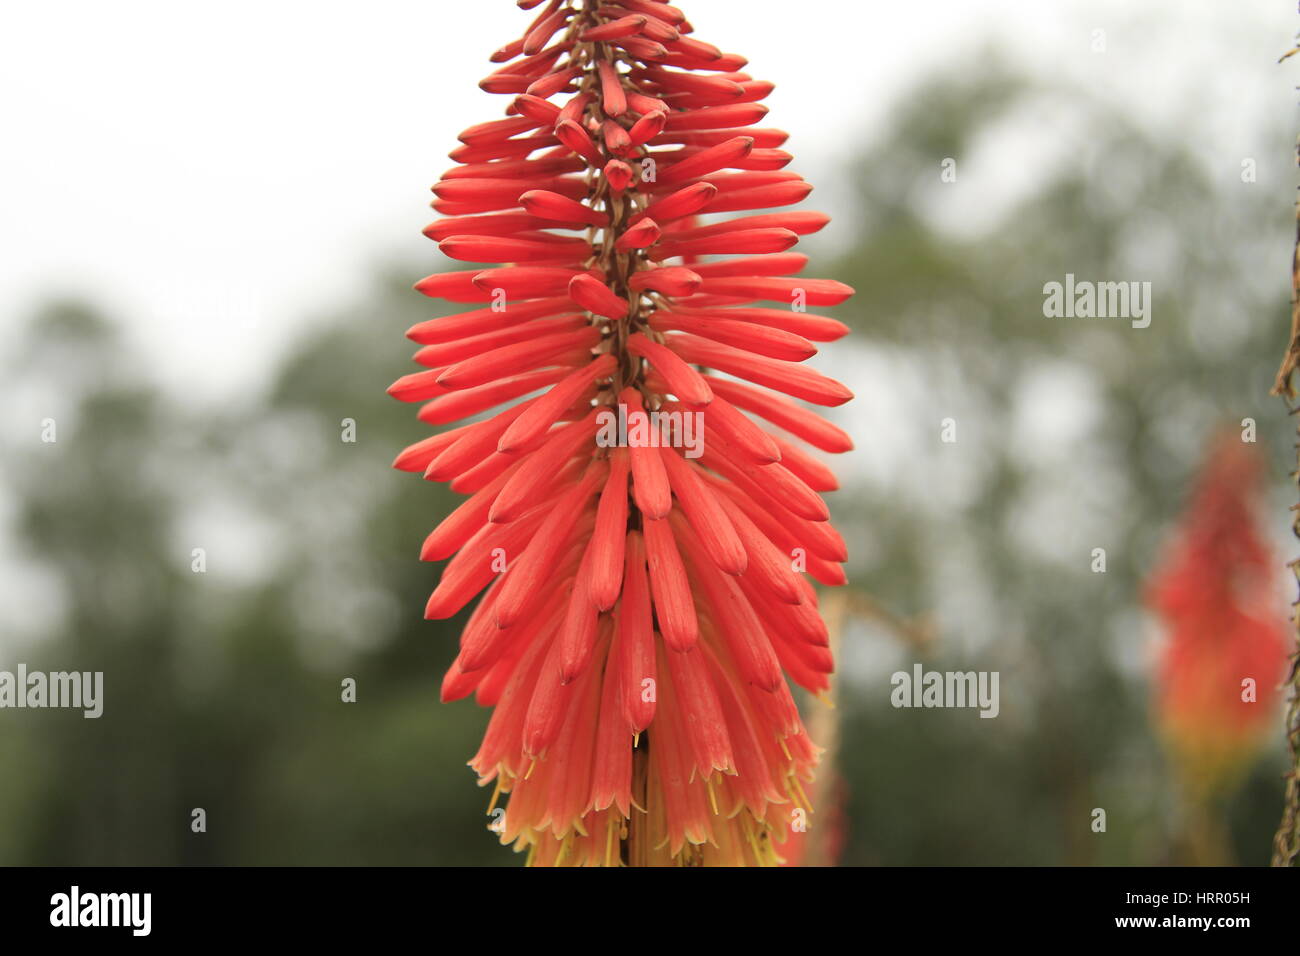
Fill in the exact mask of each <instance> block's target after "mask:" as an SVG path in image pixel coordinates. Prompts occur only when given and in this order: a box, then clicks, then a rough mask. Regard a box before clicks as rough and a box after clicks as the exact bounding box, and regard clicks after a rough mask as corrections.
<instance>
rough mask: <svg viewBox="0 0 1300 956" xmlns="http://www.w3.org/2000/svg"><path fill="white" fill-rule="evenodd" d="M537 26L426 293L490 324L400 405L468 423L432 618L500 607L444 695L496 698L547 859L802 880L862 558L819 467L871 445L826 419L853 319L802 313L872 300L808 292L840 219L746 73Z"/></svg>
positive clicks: (438, 355) (586, 16) (657, 23)
mask: <svg viewBox="0 0 1300 956" xmlns="http://www.w3.org/2000/svg"><path fill="white" fill-rule="evenodd" d="M519 6H520V7H523V8H524V9H528V10H532V9H534V8H537V11H536V14H535V15H534V18H533V21H532V23H531V25H530V26H528V28H527V29H526V30H525V31H524V33H523V35H522V36H521V37H520V38H519V39H517V40H515V41H513V42H511V43H508V44H506V46H504V47H502V48H501V49H500V50H498V51H497V52H496V53H495V54H493V56H492V61H493V62H495V63H498V64H501V65H500V66H499V67H497V69H496V70H495V71H494V72H493V73H491V74H490V75H488V76H487V77H486V78H484V79H483V81H482V82H481V83H480V84H479V85H480V86H481V87H482V88H483V89H484V90H487V91H488V92H492V93H501V94H505V95H507V96H509V97H510V105H509V107H508V108H507V109H506V115H505V116H504V117H503V118H502V119H497V120H492V121H489V122H485V123H481V124H479V125H477V126H473V127H471V128H470V129H467V130H465V131H464V132H463V133H462V134H461V135H460V140H461V145H460V146H458V147H457V148H456V149H455V150H453V152H452V153H451V158H452V159H453V160H455V161H456V163H457V165H456V166H454V167H453V168H452V169H450V170H448V171H447V172H446V173H445V174H444V175H443V178H442V179H441V180H440V181H439V182H438V183H437V184H436V185H434V187H433V192H434V195H435V197H436V198H435V199H434V200H433V208H434V209H435V210H436V211H437V212H438V213H439V215H440V217H441V218H439V219H437V220H436V221H435V222H433V223H432V224H431V225H430V226H429V227H428V228H427V229H426V230H425V233H426V235H428V236H429V237H430V238H431V239H434V240H436V241H437V242H438V246H439V248H440V249H441V250H442V251H443V252H444V253H445V254H446V255H448V256H450V257H451V258H452V259H457V260H460V261H461V262H463V263H466V265H464V266H462V267H460V268H458V269H456V270H454V271H451V272H442V273H438V274H435V275H431V276H429V277H428V278H426V279H423V280H421V281H420V282H419V283H417V285H416V288H417V289H419V291H421V292H423V293H424V294H426V295H428V296H432V297H435V298H444V299H449V300H451V301H452V302H457V303H465V304H467V305H470V306H472V308H471V309H470V310H469V311H466V312H462V313H460V314H456V315H450V316H446V317H441V318H435V319H432V320H429V321H426V322H421V323H420V324H418V325H416V326H414V327H413V328H412V329H410V330H409V332H408V333H407V334H408V336H409V337H410V338H411V339H413V340H414V341H415V342H417V343H419V345H420V346H421V348H420V349H419V351H417V352H416V353H415V360H416V361H417V362H418V363H419V364H420V365H421V366H423V367H424V368H423V370H421V371H418V372H415V373H413V374H410V375H406V376H404V377H403V378H401V379H399V380H398V381H397V382H396V383H395V384H394V385H393V386H392V388H391V389H390V392H391V394H393V395H394V396H395V397H397V398H399V399H401V400H402V401H407V402H420V403H423V404H422V406H421V408H420V412H419V418H420V420H421V421H423V422H426V423H428V424H431V425H437V426H445V425H453V423H456V424H455V425H454V427H451V428H445V429H442V430H440V431H439V432H437V433H436V434H434V435H433V436H432V437H429V438H426V439H424V440H423V441H420V442H417V443H416V444H414V445H411V446H410V447H409V448H407V449H405V450H404V451H403V452H402V453H401V454H400V455H398V457H397V461H396V463H395V465H396V467H398V468H400V469H402V470H405V471H413V472H421V473H423V474H424V476H425V477H426V478H428V479H430V480H433V481H444V482H450V485H451V487H452V489H454V490H455V491H457V492H461V493H463V494H466V495H468V496H469V497H468V498H467V500H466V501H465V502H464V503H463V504H461V505H460V506H459V507H458V508H457V509H456V510H455V511H453V512H452V513H451V514H450V515H449V516H448V517H447V518H446V519H445V520H444V521H443V522H442V523H441V524H439V525H438V526H437V528H435V529H434V531H433V532H432V534H430V535H429V537H428V539H427V540H426V541H425V543H424V549H423V553H422V557H423V558H424V559H425V560H430V561H443V560H446V561H447V564H446V566H445V567H444V568H443V572H442V577H441V580H440V581H439V583H438V586H437V589H436V590H435V591H434V592H433V595H432V596H431V597H430V599H429V603H428V606H427V608H426V616H427V617H429V618H448V617H451V616H452V615H455V614H457V613H458V612H460V611H461V610H462V609H464V608H466V607H467V606H468V605H469V604H470V603H471V602H472V601H473V600H474V599H475V597H476V596H478V595H480V594H482V597H481V598H480V599H479V602H478V604H477V606H476V607H475V608H474V610H473V612H472V613H471V614H470V615H469V619H468V623H467V624H466V625H465V628H464V631H463V633H462V636H461V644H460V654H459V656H458V657H457V658H456V661H455V663H454V664H453V666H452V667H451V669H450V671H449V672H448V673H447V675H446V678H445V680H444V681H443V689H442V695H443V699H444V700H456V699H459V698H463V697H466V696H468V695H470V694H474V695H475V696H476V698H477V700H478V702H479V703H480V704H482V705H485V706H488V707H492V708H494V711H493V714H492V717H491V720H490V723H489V725H488V729H487V733H486V735H485V737H484V740H483V745H482V747H481V748H480V750H479V752H478V753H477V754H476V755H475V756H474V758H473V760H471V761H470V765H471V766H472V767H473V768H474V769H475V770H476V771H477V772H478V774H479V776H480V779H481V782H482V783H484V784H486V783H489V782H491V783H493V784H495V788H496V794H495V795H494V798H493V805H494V806H495V805H496V804H497V802H498V801H499V799H500V797H501V795H502V794H509V799H508V804H507V807H506V811H505V813H504V816H500V815H497V816H499V817H500V822H499V824H498V825H497V826H496V829H498V830H499V832H500V836H501V840H502V841H503V842H506V843H513V844H514V845H515V847H516V848H517V849H521V850H526V851H527V852H528V858H529V861H530V862H531V863H535V864H546V865H552V864H611V865H619V864H627V865H661V864H674V863H676V864H705V865H758V864H771V863H775V862H778V861H779V858H780V857H779V845H780V844H781V843H783V842H784V840H785V835H786V834H787V833H788V832H789V831H790V829H791V823H792V821H795V820H797V821H803V820H805V819H807V818H808V815H809V814H810V813H811V811H812V807H810V806H809V805H808V800H807V798H806V796H805V791H804V787H803V784H804V782H806V781H808V780H810V779H811V775H812V773H813V769H814V766H815V764H816V762H817V753H818V751H817V748H816V747H815V746H814V744H813V743H812V742H811V741H810V740H809V739H808V737H807V734H806V733H805V730H804V726H803V724H802V722H801V720H800V716H799V712H798V710H797V709H796V706H795V702H794V700H793V698H792V696H791V690H790V686H789V684H788V683H787V678H789V680H790V681H792V682H793V683H794V684H797V685H799V686H801V687H804V688H807V689H808V690H809V691H812V692H814V693H817V692H820V691H823V690H824V689H825V688H826V686H827V675H828V674H829V673H830V672H831V670H832V660H831V654H830V650H829V647H828V644H829V641H828V635H827V631H826V627H825V624H824V623H823V621H822V619H821V616H820V614H819V612H818V608H817V593H816V591H815V589H814V587H813V584H812V582H813V581H816V582H819V583H821V584H823V585H838V584H842V583H843V582H844V574H843V571H842V569H841V564H842V562H843V561H844V560H845V558H846V553H845V544H844V541H843V539H842V538H841V537H840V536H839V535H838V534H837V533H836V531H835V529H834V528H833V527H832V526H831V525H830V523H829V522H828V520H827V519H828V512H827V510H826V506H825V504H824V503H823V501H822V498H821V496H820V492H823V491H829V490H832V489H834V488H835V487H836V480H835V477H834V475H833V474H832V473H831V472H830V470H829V469H828V468H827V467H826V466H825V465H824V464H823V463H822V462H821V461H820V460H818V459H817V458H816V457H815V456H814V455H813V454H812V453H810V451H809V450H808V447H807V446H811V448H813V449H817V450H819V451H822V452H831V453H835V452H843V451H846V450H848V449H849V448H850V447H851V443H850V440H849V438H848V436H847V435H846V434H845V433H844V432H843V431H842V430H840V429H839V428H837V427H836V426H834V425H832V424H831V423H829V422H827V421H826V420H824V419H823V418H821V417H820V416H819V415H817V414H816V413H815V412H813V411H812V410H811V409H809V408H808V407H807V405H806V404H805V403H811V404H813V405H821V406H834V405H839V404H841V403H843V402H846V401H848V400H849V399H850V398H851V397H852V396H851V394H850V392H849V391H848V390H847V389H846V388H845V387H844V386H843V385H841V384H840V383H838V382H836V381H833V380H831V379H829V378H827V377H826V376H824V375H822V374H820V373H818V372H816V371H814V370H812V369H811V368H809V367H807V366H805V365H803V364H800V363H802V362H803V361H804V360H805V359H807V358H810V357H811V356H813V355H814V354H815V353H816V352H817V347H816V346H815V345H814V343H817V342H829V341H832V340H834V339H837V338H839V337H840V336H842V335H844V334H845V332H847V328H846V327H845V326H844V325H842V324H841V323H839V322H837V321H835V320H834V319H830V318H826V317H823V316H818V315H816V314H811V313H809V312H807V311H806V308H807V307H818V306H832V305H836V304H838V303H840V302H843V301H844V300H845V299H846V298H848V297H849V296H850V295H851V294H852V291H853V290H852V289H850V288H849V287H848V286H845V285H843V284H842V283H839V282H835V281H832V280H828V279H811V278H803V277H801V276H800V275H799V273H800V272H801V271H802V270H803V268H804V266H805V264H806V261H807V259H806V257H805V256H804V255H802V254H800V253H798V252H792V251H790V250H791V248H792V247H793V246H794V245H795V244H796V243H797V242H798V241H799V237H800V236H803V235H806V234H808V233H811V232H816V231H817V230H819V229H821V228H822V227H823V226H824V225H825V224H826V223H827V221H828V217H827V216H825V215H823V214H821V213H817V212H807V211H802V210H799V211H794V210H784V209H783V207H786V206H789V205H792V204H795V203H798V202H799V201H800V200H802V199H803V198H804V197H805V196H807V195H808V193H809V192H810V190H811V186H809V184H808V183H806V182H805V181H804V180H803V179H802V178H801V177H800V176H799V175H798V174H797V173H794V172H791V171H789V170H788V169H787V168H786V167H787V164H788V163H789V162H790V160H791V156H790V154H789V153H787V152H785V151H784V150H782V149H781V146H782V144H783V143H784V142H785V140H786V136H787V134H786V133H784V132H782V131H780V130H778V129H772V128H769V127H760V126H757V125H756V124H758V123H760V122H761V121H762V119H763V117H764V115H765V114H766V112H767V109H766V107H764V106H763V104H762V103H761V102H760V101H761V100H762V99H763V98H764V97H765V96H766V95H767V94H768V92H769V91H770V90H771V89H772V84H770V83H767V82H764V81H762V80H756V79H754V78H752V77H751V76H750V75H749V74H747V73H744V72H742V70H743V68H744V66H745V62H746V61H745V60H744V59H743V58H742V57H739V56H736V55H734V54H730V53H724V52H722V51H721V50H720V49H718V48H717V47H715V46H713V45H711V44H709V43H705V42H702V41H700V40H697V39H695V37H694V36H693V30H692V28H691V26H690V24H689V23H688V22H687V21H686V19H685V17H684V16H683V14H682V13H681V11H680V10H678V9H677V8H676V7H673V6H670V5H669V4H667V3H661V2H657V0H617V2H614V0H610V2H604V3H601V2H595V0H585V2H584V0H549V2H546V3H544V4H543V3H542V2H540V0H520V2H519ZM732 213H739V214H740V215H730V216H721V215H717V214H732ZM705 369H708V370H709V371H705Z"/></svg>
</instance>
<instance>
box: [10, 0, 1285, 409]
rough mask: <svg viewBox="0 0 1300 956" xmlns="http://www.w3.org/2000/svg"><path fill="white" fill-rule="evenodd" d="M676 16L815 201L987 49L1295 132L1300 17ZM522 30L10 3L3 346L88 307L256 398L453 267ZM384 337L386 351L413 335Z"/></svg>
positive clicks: (1093, 10)
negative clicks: (326, 312)
mask: <svg viewBox="0 0 1300 956" xmlns="http://www.w3.org/2000/svg"><path fill="white" fill-rule="evenodd" d="M681 6H682V7H683V8H684V9H685V11H686V12H687V14H688V16H689V17H690V18H691V20H692V21H693V23H694V24H695V26H696V29H697V35H698V36H700V37H701V38H703V39H705V40H709V41H712V42H716V43H717V44H718V45H720V46H722V47H723V48H724V49H726V50H729V51H733V52H738V53H743V54H744V55H746V56H748V57H749V59H750V66H749V67H748V69H749V71H750V72H752V73H753V74H754V75H756V76H758V77H762V78H770V79H772V80H774V81H775V82H776V83H777V90H776V92H775V93H774V94H773V95H772V96H771V97H770V99H769V101H768V103H769V105H770V106H771V108H772V115H771V123H772V125H776V126H781V127H784V128H786V129H789V130H790V131H791V132H792V134H793V135H792V139H791V146H792V149H793V150H794V151H795V152H796V154H797V156H798V157H799V168H800V171H801V172H803V173H805V174H806V175H808V177H809V178H810V179H812V180H813V181H814V182H815V183H816V182H817V181H818V179H819V178H821V179H822V183H821V186H822V190H821V191H820V192H819V194H818V196H819V197H822V198H823V204H824V201H825V198H826V197H830V199H832V200H833V199H834V197H835V195H836V193H835V185H834V182H833V181H832V182H831V183H830V184H829V186H828V185H827V184H826V182H825V180H826V179H827V178H830V177H828V173H830V172H833V171H834V170H835V169H837V168H838V167H840V166H841V165H842V164H847V162H848V161H849V159H850V157H849V156H848V152H849V151H850V150H851V149H852V148H853V147H854V145H855V144H857V143H859V142H862V137H863V136H865V135H867V134H869V133H870V132H871V130H872V129H873V128H874V127H875V125H876V124H878V122H879V120H880V118H881V116H882V115H883V112H884V110H885V109H886V108H887V107H888V105H889V104H890V103H891V102H892V100H893V99H894V97H895V96H896V95H897V94H898V93H899V92H900V91H901V90H903V89H905V88H906V87H907V86H908V85H909V84H910V83H911V82H913V81H915V80H916V79H917V78H919V77H921V76H923V75H925V74H926V73H927V72H928V71H929V70H930V69H932V68H933V67H935V66H937V65H939V64H941V63H944V62H949V63H953V64H967V65H968V67H969V68H971V69H978V67H979V60H978V59H977V58H976V57H975V56H974V54H975V52H976V51H977V50H979V49H980V48H981V47H982V45H983V41H984V39H985V38H993V39H995V40H998V41H999V42H1001V43H1002V44H1003V45H1005V46H1007V47H1008V48H1009V49H1010V50H1012V51H1013V52H1014V54H1015V56H1016V57H1017V58H1019V59H1022V60H1023V61H1024V62H1025V63H1026V64H1027V65H1029V67H1030V68H1031V69H1036V70H1045V71H1049V70H1050V71H1064V72H1070V73H1074V74H1078V75H1081V76H1083V77H1085V78H1086V79H1087V80H1088V82H1089V83H1090V84H1093V85H1095V86H1097V87H1100V88H1109V89H1111V90H1112V91H1114V92H1116V93H1117V94H1118V95H1120V96H1122V97H1125V99H1126V102H1129V103H1130V105H1131V108H1132V109H1133V110H1134V111H1135V112H1138V113H1143V112H1145V114H1147V115H1148V116H1150V117H1151V118H1152V119H1153V121H1157V120H1158V117H1159V114H1160V108H1161V106H1162V104H1166V103H1170V102H1172V101H1173V99H1175V98H1177V99H1178V100H1180V101H1181V100H1182V99H1184V98H1186V97H1196V98H1197V100H1198V101H1201V100H1203V101H1204V102H1205V103H1206V105H1207V110H1208V109H1215V110H1217V114H1216V115H1219V116H1221V119H1222V122H1223V123H1224V124H1226V126H1228V127H1231V125H1232V124H1233V123H1240V124H1242V128H1248V125H1249V124H1248V120H1249V117H1250V116H1251V115H1254V112H1255V111H1259V110H1276V109H1286V108H1288V106H1289V104H1290V103H1291V102H1292V100H1293V96H1294V93H1293V89H1292V87H1293V86H1294V85H1295V83H1296V74H1295V71H1294V70H1293V71H1291V72H1289V73H1288V72H1287V70H1286V68H1274V67H1272V65H1271V64H1272V61H1273V60H1274V59H1275V58H1276V56H1277V55H1278V54H1279V53H1280V52H1281V51H1282V50H1283V49H1285V46H1286V44H1287V41H1288V40H1289V38H1290V37H1291V35H1292V33H1293V32H1294V28H1295V26H1296V25H1297V23H1298V22H1300V19H1298V18H1297V17H1296V14H1295V4H1294V3H1293V2H1290V0H1287V2H1280V0H1279V2H1267V0H1250V2H1248V0H1233V2H1231V3H1228V2H1223V3H1213V2H1205V3H1185V2H1172V0H1168V2H1150V3H1144V4H1142V5H1141V13H1140V14H1136V15H1135V14H1134V13H1133V12H1132V10H1133V8H1134V7H1136V6H1137V5H1136V4H1124V3H1121V2H1100V0H1091V2H1053V3H1045V2H1041V0H1019V2H1016V0H988V2H977V0H928V2H925V3H883V2H882V3H877V2H870V0H797V2H796V0H681ZM531 16H532V14H529V13H525V12H522V11H519V10H518V9H516V7H515V5H514V4H513V3H512V2H510V0H472V2H471V0H463V2H450V0H373V2H369V3H365V4H360V3H355V2H353V3H342V2H321V0H314V2H310V3H308V2H300V0H260V2H250V0H228V2H225V3H221V4H207V3H195V2H186V3H177V2H174V0H173V2H164V0H120V2H114V3H104V2H96V0H82V2H72V0H47V2H42V3H27V4H12V5H9V7H8V9H7V11H6V17H5V20H6V22H5V29H4V30H3V32H2V33H0V110H2V111H3V114H2V115H3V131H4V136H3V143H4V145H3V148H2V149H0V262H2V263H3V265H2V266H0V305H2V306H3V311H2V312H0V322H3V324H4V327H5V328H6V329H11V328H12V327H13V326H14V323H16V322H19V321H21V320H23V319H24V318H25V316H26V315H27V314H28V313H29V312H30V310H31V309H32V308H33V307H34V306H35V305H36V304H37V303H39V302H40V301H41V300H42V299H44V298H46V297H48V296H49V295H51V294H54V293H60V294H69V293H73V294H80V295H82V296H85V297H87V298H88V299H91V300H93V301H95V302H96V303H98V304H100V305H101V306H102V307H104V308H106V309H108V310H109V311H110V312H111V313H112V314H113V315H115V316H116V317H118V318H119V319H121V320H122V321H124V322H125V323H126V324H127V325H128V329H129V332H130V335H131V338H132V340H133V341H134V342H135V343H136V344H137V345H138V346H139V347H141V348H142V349H143V350H144V351H145V354H146V356H147V358H148V360H149V367H150V368H151V369H152V370H153V371H154V373H155V374H156V376H157V377H158V378H159V379H160V380H162V381H163V382H164V383H166V384H169V385H173V386H177V387H180V386H182V385H183V386H184V387H185V388H186V389H189V390H191V391H192V393H193V395H194V396H195V398H196V399H197V400H207V399H214V398H220V397H223V396H228V395H231V394H233V393H235V392H236V391H238V390H240V389H246V388H248V387H250V386H256V385H257V384H258V383H259V381H260V380H261V379H262V377H263V376H264V375H265V373H266V371H267V369H268V368H269V367H270V366H271V365H272V364H273V362H274V361H275V360H276V358H278V356H279V355H280V354H281V353H282V350H283V349H284V347H285V346H286V345H287V343H288V342H290V341H291V340H292V339H293V337H294V336H295V335H297V334H300V333H301V332H302V330H303V329H304V327H305V325H306V324H307V323H309V322H310V321H311V319H312V318H313V316H318V315H319V314H320V312H321V310H323V309H328V308H329V307H330V306H331V305H332V304H334V303H345V302H350V301H353V300H354V299H355V297H357V296H359V295H361V294H362V291H363V290H364V288H365V283H366V280H367V278H368V277H369V276H371V275H372V274H373V270H374V268H375V266H376V265H378V264H380V263H382V262H386V261H391V260H393V259H405V260H407V261H412V262H418V261H419V257H421V256H424V257H426V261H427V263H428V267H429V271H432V269H433V268H434V267H435V266H436V263H437V258H438V257H437V256H436V254H435V253H436V250H435V249H434V248H433V247H432V245H431V244H429V243H428V241H427V240H425V239H423V238H422V237H421V236H420V234H419V230H420V228H421V227H422V226H423V225H424V224H425V222H427V221H428V219H429V218H430V213H429V210H428V207H427V202H428V199H429V198H430V197H429V193H428V186H429V185H430V184H431V183H432V182H433V181H434V180H435V179H436V178H437V176H438V174H439V173H440V172H441V171H442V170H443V169H445V168H446V167H447V166H448V165H450V164H449V162H448V161H447V160H446V153H447V151H448V150H449V149H450V148H451V147H452V146H453V145H454V143H455V136H456V134H457V133H458V132H459V131H460V130H461V129H462V128H464V127H465V126H468V125H470V124H471V123H475V122H479V121H482V120H484V119H490V118H494V117H496V116H499V115H501V110H502V109H503V108H504V106H505V104H506V98H505V97H499V96H495V97H494V96H490V95H488V94H485V93H482V92H481V91H479V90H478V88H477V85H476V84H477V81H478V79H479V78H480V77H481V76H483V75H484V74H485V73H486V72H488V70H489V66H488V64H487V55H488V54H489V53H490V52H491V51H492V50H494V49H496V48H497V47H499V46H501V45H502V44H504V43H505V42H507V41H508V40H510V39H512V38H513V37H515V36H517V35H518V34H519V32H520V31H521V29H522V27H523V26H524V24H526V23H527V21H528V20H529V19H530V17H531ZM1094 30H1105V31H1106V38H1105V39H1106V47H1107V48H1106V52H1105V54H1104V55H1098V54H1097V53H1096V52H1095V51H1094V50H1093V49H1092V45H1093V42H1094V39H1095V34H1094V33H1093V31H1094ZM1227 138H1228V140H1229V141H1231V130H1230V129H1229V130H1227ZM1244 148H1245V147H1244V146H1239V144H1235V143H1232V144H1231V148H1230V150H1229V151H1230V152H1231V153H1234V154H1236V155H1241V154H1242V149H1244ZM1023 175H1024V171H1023V170H1021V171H1019V172H1017V171H1016V170H1014V169H1011V170H1008V171H1007V174H1006V178H1007V181H1008V183H1009V184H1014V180H1015V179H1016V178H1017V176H1023ZM827 190H829V191H827ZM831 211H832V212H833V211H835V210H834V208H832V209H831ZM828 235H829V237H830V239H829V241H835V236H836V233H835V231H834V227H832V230H831V231H830V232H829V234H828ZM841 235H842V233H841ZM418 276H419V273H417V274H415V275H412V279H413V280H414V279H415V278H418ZM371 318H372V320H373V321H374V323H375V328H376V334H395V333H396V332H397V331H399V330H397V329H395V328H389V327H387V326H385V325H384V324H383V317H382V316H373V317H371ZM3 348H4V345H3V341H2V340H0V349H3Z"/></svg>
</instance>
